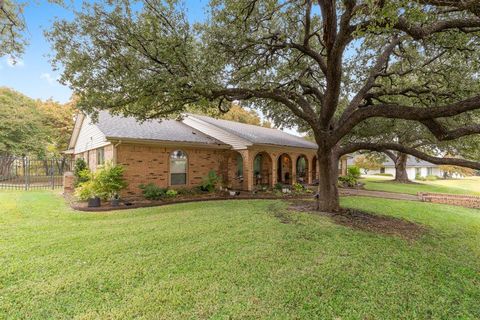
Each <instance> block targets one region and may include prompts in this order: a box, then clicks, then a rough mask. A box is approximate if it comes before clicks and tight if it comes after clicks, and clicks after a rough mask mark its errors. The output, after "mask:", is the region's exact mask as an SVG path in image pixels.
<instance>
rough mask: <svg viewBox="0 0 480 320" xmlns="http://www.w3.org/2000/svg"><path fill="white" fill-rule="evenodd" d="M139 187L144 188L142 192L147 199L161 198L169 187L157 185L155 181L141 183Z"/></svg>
mask: <svg viewBox="0 0 480 320" xmlns="http://www.w3.org/2000/svg"><path fill="white" fill-rule="evenodd" d="M139 187H140V189H142V194H143V196H144V197H145V199H148V200H160V199H161V198H162V197H164V196H165V193H166V191H167V189H164V188H160V187H157V186H156V185H154V184H153V183H149V184H147V185H144V184H141V185H140V186H139Z"/></svg>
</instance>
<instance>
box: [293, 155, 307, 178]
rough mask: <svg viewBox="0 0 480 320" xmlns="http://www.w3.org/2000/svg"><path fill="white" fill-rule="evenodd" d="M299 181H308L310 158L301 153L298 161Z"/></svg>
mask: <svg viewBox="0 0 480 320" xmlns="http://www.w3.org/2000/svg"><path fill="white" fill-rule="evenodd" d="M296 162H297V163H296V169H297V170H296V172H297V182H299V183H302V184H305V183H307V182H308V165H309V163H308V159H307V156H305V155H304V154H301V155H299V156H298V157H297V161H296Z"/></svg>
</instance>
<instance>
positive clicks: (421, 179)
mask: <svg viewBox="0 0 480 320" xmlns="http://www.w3.org/2000/svg"><path fill="white" fill-rule="evenodd" d="M415 180H418V181H426V180H427V179H426V178H424V177H422V176H421V175H420V174H416V175H415Z"/></svg>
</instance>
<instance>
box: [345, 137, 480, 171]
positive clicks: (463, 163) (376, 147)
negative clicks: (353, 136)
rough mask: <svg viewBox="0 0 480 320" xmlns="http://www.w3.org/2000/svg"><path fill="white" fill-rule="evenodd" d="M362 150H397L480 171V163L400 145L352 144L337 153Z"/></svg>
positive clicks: (434, 161)
mask: <svg viewBox="0 0 480 320" xmlns="http://www.w3.org/2000/svg"><path fill="white" fill-rule="evenodd" d="M360 150H370V151H377V152H384V153H385V151H388V150H395V151H398V152H401V153H406V154H409V155H411V156H414V157H417V158H418V159H422V160H425V161H428V162H431V163H434V164H438V165H454V166H460V167H466V168H472V169H476V170H480V162H475V161H470V160H465V159H456V158H440V157H434V156H431V155H428V154H426V153H424V152H421V151H419V150H417V149H415V148H411V147H406V146H403V145H401V144H398V143H368V142H365V143H352V144H349V145H346V146H344V147H342V148H339V149H338V151H337V156H338V157H341V156H343V155H345V154H349V153H353V152H356V151H360Z"/></svg>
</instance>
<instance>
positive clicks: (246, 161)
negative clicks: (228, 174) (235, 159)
mask: <svg viewBox="0 0 480 320" xmlns="http://www.w3.org/2000/svg"><path fill="white" fill-rule="evenodd" d="M238 152H240V153H241V155H242V157H243V188H245V189H246V190H247V191H252V190H253V158H252V151H251V150H238Z"/></svg>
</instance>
